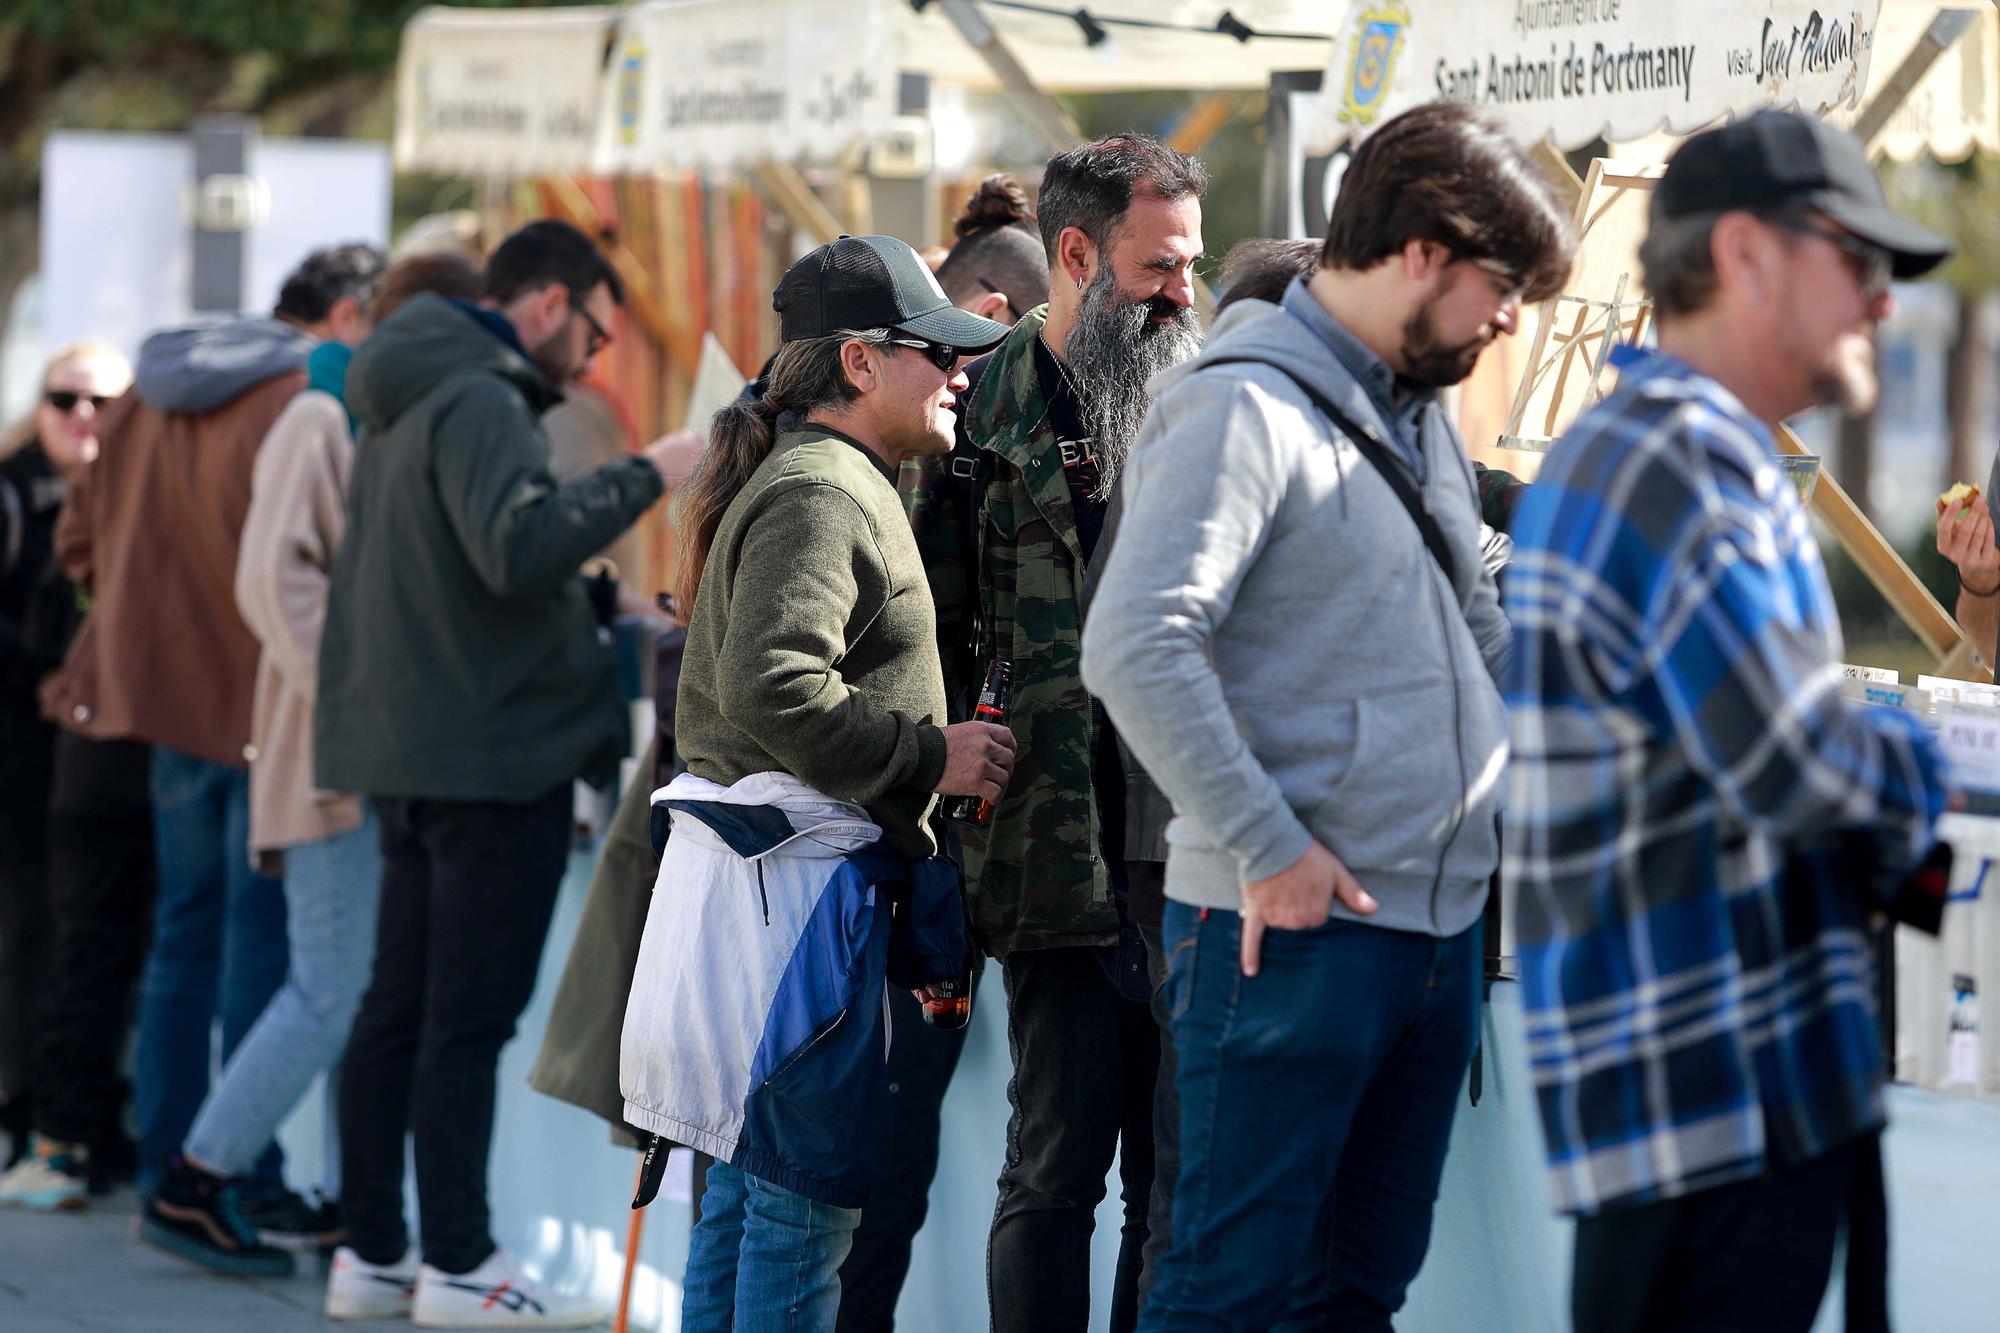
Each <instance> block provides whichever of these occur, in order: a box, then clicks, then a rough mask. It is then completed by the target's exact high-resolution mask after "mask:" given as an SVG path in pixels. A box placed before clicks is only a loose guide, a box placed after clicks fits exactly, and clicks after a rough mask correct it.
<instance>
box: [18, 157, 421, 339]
mask: <svg viewBox="0 0 2000 1333" xmlns="http://www.w3.org/2000/svg"><path fill="white" fill-rule="evenodd" d="M248 167H249V172H250V174H251V175H252V176H254V177H257V178H258V179H260V180H262V181H263V182H264V184H265V186H266V189H267V192H268V197H269V201H270V211H269V213H268V215H267V216H266V217H264V218H263V219H262V220H261V221H260V222H258V224H257V225H256V226H255V227H254V228H252V230H251V232H250V236H249V241H248V244H247V246H246V247H245V248H246V251H247V254H246V257H245V262H244V269H245V272H244V289H243V290H244V296H245V299H246V301H247V303H248V308H249V309H251V310H269V309H270V308H271V307H272V306H273V305H274V304H275V303H276V302H277V299H278V289H279V287H280V286H282V285H283V283H284V280H285V276H286V275H287V274H288V273H290V272H291V271H292V269H293V268H294V267H296V266H297V265H298V262H299V261H300V260H301V259H303V258H304V257H305V256H306V255H307V253H309V252H310V251H312V250H315V249H317V248H319V247H321V246H326V245H336V244H340V243H342V242H350V241H365V242H370V243H372V244H375V245H382V246H386V245H387V244H388V239H389V205H390V198H389V189H390V179H389V150H388V146H387V145H386V144H379V143H360V142H352V141H346V140H331V139H325V140H322V139H261V140H256V141H253V143H252V145H251V149H250V156H249V161H248ZM193 182H194V152H193V149H192V147H191V146H190V144H189V141H188V140H187V139H185V138H183V137H181V136H179V135H168V134H96V133H81V132H73V131H68V130H58V131H56V132H55V133H52V134H51V135H49V137H48V141H47V144H46V145H45V146H44V148H43V150H42V280H41V292H42V328H41V345H42V347H43V348H44V349H47V348H53V347H59V346H61V345H62V344H64V343H67V342H72V341H74V340H76V339H78V338H85V337H90V338H103V339H106V340H108V341H109V342H111V343H113V344H114V345H116V346H117V347H119V348H121V349H123V350H124V352H125V353H126V355H128V356H130V355H133V354H135V353H136V352H137V351H138V348H139V344H140V343H141V342H142V341H143V340H144V339H145V337H146V335H148V334H150V333H152V332H154V331H155V330H158V329H162V328H167V327H171V326H173V325H176V324H182V323H187V322H190V321H192V320H193V319H194V318H195V314H194V311H193V309H192V308H191V306H190V304H189V295H190V276H191V266H192V262H193V261H192V246H191V236H192V233H191V231H190V229H189V223H188V220H187V218H186V217H185V216H184V214H183V212H182V207H183V200H184V198H185V196H186V194H187V192H188V189H189V187H190V186H191V185H192V184H193Z"/></svg>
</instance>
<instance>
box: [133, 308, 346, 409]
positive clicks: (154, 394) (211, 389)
mask: <svg viewBox="0 0 2000 1333" xmlns="http://www.w3.org/2000/svg"><path fill="white" fill-rule="evenodd" d="M315 345H316V344H315V340H314V339H313V338H312V337H311V336H309V335H308V334H306V333H305V332H304V331H303V330H302V329H300V328H299V327H298V326H297V325H295V324H287V323H286V322H285V321H284V320H281V319H273V318H271V317H270V316H268V315H245V316H242V317H240V318H237V319H229V320H223V321H221V322H220V323H215V324H196V325H193V326H191V327H189V328H184V329H167V330H165V331H163V332H160V333H156V334H154V335H153V336H152V337H150V338H148V339H146V341H145V343H144V344H143V345H142V346H141V347H140V348H139V366H138V369H137V370H136V371H135V372H134V374H133V376H132V383H133V385H134V387H136V388H137V389H138V390H139V397H140V398H142V399H144V400H145V402H146V403H147V405H148V406H151V407H154V408H157V409H158V410H160V411H162V412H186V413H189V414H192V415H200V414H202V413H204V412H213V411H214V410H215V409H216V408H218V407H221V406H223V405H224V404H225V403H228V402H230V401H231V400H233V399H235V398H236V397H237V396H239V395H240V394H242V393H244V392H246V391H248V390H250V389H253V388H255V387H256V386H258V385H259V384H262V383H263V382H264V381H265V380H268V379H271V378H274V377H275V376H278V375H283V374H286V373H288V372H290V371H294V370H303V369H305V364H306V358H307V357H308V356H310V355H311V354H312V349H313V347H314V346H315Z"/></svg>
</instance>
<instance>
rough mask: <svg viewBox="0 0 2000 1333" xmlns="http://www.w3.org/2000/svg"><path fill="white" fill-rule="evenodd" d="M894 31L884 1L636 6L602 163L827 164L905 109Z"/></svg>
mask: <svg viewBox="0 0 2000 1333" xmlns="http://www.w3.org/2000/svg"><path fill="white" fill-rule="evenodd" d="M896 87H897V78H896V29H895V22H894V17H893V14H892V13H891V10H890V7H889V6H888V5H886V4H883V3H881V2H880V0H856V3H852V4H825V3H821V2H820V0H678V2H677V3H658V2H656V3H653V4H647V5H641V6H639V7H638V8H636V9H632V10H629V11H627V13H626V17H625V21H624V24H623V27H622V29H621V31H620V34H619V40H618V48H617V50H616V51H615V52H614V53H613V57H612V63H611V71H610V74H609V76H608V78H607V79H606V81H605V90H604V96H605V105H604V113H603V115H602V116H601V117H600V118H599V121H598V139H597V155H596V167H597V170H599V171H602V172H645V171H651V170H654V169H657V168H668V169H687V168H707V169H710V170H719V169H727V168H740V167H746V166H751V165H753V164H755V163H758V162H764V161H774V160H775V161H790V160H793V159H797V158H811V159H814V160H818V161H829V160H832V159H834V158H837V157H838V156H839V155H840V154H841V153H842V152H844V151H846V150H847V149H848V148H850V147H852V146H853V145H854V144H855V143H857V142H860V141H865V140H867V139H869V138H872V137H874V136H875V135H877V134H879V133H881V132H882V131H883V130H884V129H886V128H887V127H888V125H889V122H890V120H891V119H892V118H893V117H894V115H895V111H896Z"/></svg>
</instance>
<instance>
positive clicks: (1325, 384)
mask: <svg viewBox="0 0 2000 1333" xmlns="http://www.w3.org/2000/svg"><path fill="white" fill-rule="evenodd" d="M1304 299H1308V300H1309V299H1311V298H1309V297H1307V298H1304ZM1224 357H1226V358H1228V359H1230V360H1239V359H1242V358H1245V357H1248V358H1251V359H1254V360H1257V361H1264V362H1268V363H1270V364H1271V365H1274V366H1279V367H1282V368H1283V369H1285V370H1287V371H1290V372H1291V374H1292V376H1293V377H1294V378H1295V379H1299V380H1302V381H1304V382H1305V383H1307V384H1310V385H1313V386H1314V387H1315V388H1317V389H1319V390H1320V392H1322V393H1324V394H1326V395H1327V396H1328V397H1330V398H1332V399H1333V401H1334V402H1336V403H1338V404H1340V406H1341V407H1343V408H1345V409H1346V410H1347V413H1348V415H1349V416H1351V417H1353V418H1354V419H1355V420H1357V421H1361V422H1365V423H1367V424H1369V425H1373V426H1375V427H1376V428H1378V429H1379V430H1381V431H1382V432H1383V434H1385V435H1387V434H1388V433H1389V430H1390V427H1389V423H1388V422H1386V421H1384V420H1382V414H1381V413H1380V412H1379V411H1378V410H1376V407H1375V402H1374V400H1373V399H1372V398H1370V397H1369V396H1368V391H1367V390H1366V389H1364V388H1363V387H1362V386H1361V383H1360V382H1359V381H1358V380H1356V379H1355V378H1354V375H1353V372H1351V371H1350V370H1348V368H1347V367H1346V366H1345V365H1343V364H1342V363H1341V360H1340V358H1339V357H1337V356H1335V355H1334V354H1333V349H1332V348H1331V347H1328V346H1327V345H1326V343H1325V342H1324V341H1322V340H1321V339H1319V338H1316V337H1314V336H1313V335H1312V333H1311V332H1310V331H1309V330H1307V329H1305V328H1302V327H1300V324H1299V321H1298V320H1297V319H1295V318H1293V317H1292V316H1291V315H1289V314H1287V313H1286V312H1285V310H1284V308H1283V307H1282V306H1276V305H1273V304H1271V303H1270V302H1269V301H1238V302H1236V303H1235V304H1234V305H1232V306H1230V307H1229V309H1227V310H1225V311H1223V312H1222V317H1221V318H1220V319H1218V320H1216V321H1215V323H1214V324H1213V325H1211V326H1210V327H1209V330H1208V338H1207V340H1206V341H1205V342H1204V343H1203V344H1202V350H1201V352H1200V354H1199V355H1197V356H1194V357H1192V358H1190V359H1188V360H1186V361H1183V362H1181V363H1180V364H1179V365H1177V366H1169V367H1167V368H1166V369H1165V370H1163V371H1161V372H1160V373H1159V374H1157V375H1155V376H1153V378H1152V379H1150V380H1148V381H1147V382H1146V392H1147V393H1148V394H1150V395H1151V396H1152V398H1153V400H1154V401H1155V402H1157V401H1159V400H1160V399H1161V398H1163V397H1165V396H1166V395H1167V393H1168V392H1169V391H1171V390H1172V389H1173V388H1174V387H1175V386H1176V385H1178V384H1180V383H1181V382H1182V381H1183V380H1185V379H1187V378H1188V377H1189V376H1190V375H1193V374H1195V373H1196V372H1198V371H1200V370H1201V368H1202V367H1203V366H1205V365H1207V364H1208V363H1209V362H1211V361H1214V360H1217V359H1220V358H1224Z"/></svg>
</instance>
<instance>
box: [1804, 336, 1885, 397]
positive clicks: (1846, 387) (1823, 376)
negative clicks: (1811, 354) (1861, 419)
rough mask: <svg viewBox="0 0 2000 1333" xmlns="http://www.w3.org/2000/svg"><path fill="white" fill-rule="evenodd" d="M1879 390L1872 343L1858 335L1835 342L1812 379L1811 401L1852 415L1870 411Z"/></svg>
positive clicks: (1866, 337) (1840, 338)
mask: <svg viewBox="0 0 2000 1333" xmlns="http://www.w3.org/2000/svg"><path fill="white" fill-rule="evenodd" d="M1880 387H1881V386H1880V381H1879V380H1878V379H1877V378H1876V375H1875V340H1874V339H1873V338H1871V337H1869V336H1867V335H1865V334H1861V333H1848V334H1843V335H1842V336H1841V337H1839V338H1837V339H1835V340H1834V344H1833V346H1832V347H1830V348H1828V349H1827V353H1826V360H1825V361H1823V362H1822V363H1821V364H1820V367H1819V369H1818V370H1816V371H1814V372H1813V376H1812V396H1813V402H1814V403H1816V404H1817V405H1819V406H1821V407H1831V408H1836V409H1838V410H1839V411H1842V412H1846V413H1848V414H1849V415H1851V416H1865V415H1867V413H1869V412H1870V411H1872V410H1873V409H1874V407H1875V399H1876V395H1877V393H1878V391H1879V389H1880Z"/></svg>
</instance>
